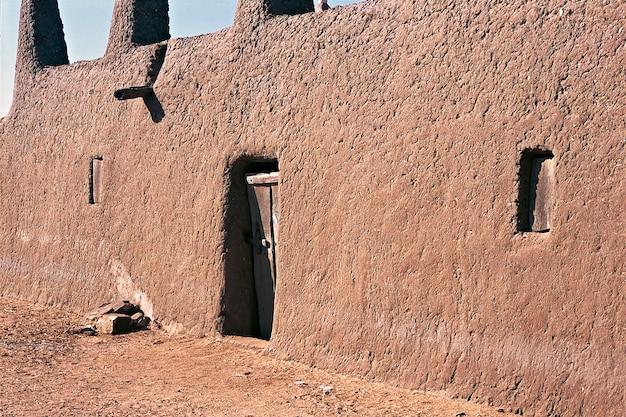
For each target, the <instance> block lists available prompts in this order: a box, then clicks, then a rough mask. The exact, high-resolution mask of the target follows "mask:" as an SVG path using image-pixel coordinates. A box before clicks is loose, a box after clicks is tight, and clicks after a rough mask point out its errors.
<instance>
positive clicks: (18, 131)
mask: <svg viewBox="0 0 626 417" xmlns="http://www.w3.org/2000/svg"><path fill="white" fill-rule="evenodd" d="M132 4H133V2H131V1H130V0H126V1H124V2H118V5H117V6H116V10H118V6H119V10H120V11H119V12H117V13H118V14H120V13H122V14H123V13H127V15H128V16H131V15H132V14H130V13H128V10H130V9H129V7H131V8H132ZM277 4H278V3H277ZM285 4H287V3H285ZM303 4H304V3H303ZM124 5H125V6H124ZM122 6H124V7H122ZM270 6H271V4H268V3H267V2H266V1H261V0H259V1H254V2H252V1H250V2H244V3H241V4H240V5H239V7H238V11H237V16H236V19H235V24H234V25H233V27H232V28H230V29H228V30H224V31H221V32H218V33H215V34H211V35H206V36H200V37H194V38H186V39H173V40H170V41H168V42H167V52H166V55H165V61H164V62H163V65H162V67H161V70H160V72H159V73H158V76H156V79H155V76H154V74H153V72H154V70H153V69H154V67H155V62H156V61H158V59H156V58H155V56H156V55H158V51H159V50H160V49H159V47H157V46H150V45H147V46H139V45H135V44H133V43H132V39H134V38H133V37H132V36H131V37H128V38H124V39H131V42H130V43H126V44H125V45H126V46H125V47H124V48H114V49H111V48H109V49H108V50H107V54H106V55H105V56H104V57H103V58H102V59H99V60H95V61H90V62H80V63H75V64H72V65H61V66H57V67H48V68H43V69H41V68H39V67H36V66H35V68H34V69H29V70H28V71H29V72H28V74H30V76H29V77H26V78H24V80H23V81H21V83H20V84H18V86H17V91H16V97H15V100H14V102H15V105H14V107H13V109H12V111H11V113H10V114H9V115H8V116H7V117H6V118H4V119H2V121H1V122H0V134H1V135H2V136H1V138H2V139H1V143H2V146H3V151H2V152H1V153H0V167H2V173H3V174H2V181H0V193H1V194H2V199H1V203H0V204H1V210H2V219H1V221H0V227H1V229H0V232H1V233H2V241H1V243H0V256H1V259H0V268H1V270H2V280H0V294H3V295H8V296H15V297H20V298H27V299H31V300H36V301H39V302H45V303H48V304H71V305H73V306H74V308H75V309H77V310H81V309H86V308H87V307H89V306H93V305H94V304H98V303H99V302H101V301H102V300H103V299H108V298H113V297H117V296H124V297H135V298H138V299H141V300H142V301H143V304H144V305H145V304H149V305H150V306H152V307H153V315H154V317H155V318H157V319H158V320H160V321H162V322H163V323H164V324H165V325H166V326H167V327H168V328H170V329H171V330H173V331H176V330H178V331H184V332H188V333H191V334H195V335H203V334H209V333H211V332H213V331H226V332H236V333H249V334H254V333H255V331H256V329H255V324H254V319H255V318H254V313H251V312H250V309H249V308H248V307H247V306H248V305H249V304H250V303H253V302H254V300H253V298H254V294H252V293H251V292H252V289H251V285H250V280H251V279H252V278H251V277H250V251H249V250H246V247H245V245H244V244H242V243H241V242H242V241H243V240H244V237H245V235H246V233H249V230H247V227H248V226H246V223H247V217H246V216H247V215H248V214H247V208H245V207H246V206H245V204H247V203H246V202H245V201H244V200H245V191H244V188H243V187H244V185H242V184H243V183H242V176H243V173H244V172H246V171H248V170H249V168H250V166H253V165H254V164H259V163H261V162H263V161H265V162H263V163H267V161H272V160H276V161H277V163H278V166H279V169H280V172H281V181H280V213H281V219H280V246H279V258H278V288H277V292H276V305H275V315H274V330H273V334H272V339H271V341H270V344H271V346H272V347H273V348H275V352H276V354H277V355H280V356H282V357H288V358H293V359H297V360H300V361H304V362H307V363H312V364H315V365H317V366H320V367H328V368H334V369H338V370H340V371H342V372H349V373H355V374H359V375H364V376H367V377H371V378H376V379H384V380H387V381H392V382H397V383H399V384H402V385H404V386H412V387H417V388H428V389H446V390H448V391H449V392H450V393H454V394H458V395H461V396H464V397H466V398H471V399H472V400H476V401H485V402H493V403H495V404H502V405H506V406H508V407H510V408H512V409H514V410H515V409H518V408H519V409H521V410H522V411H523V413H524V414H526V415H533V414H535V415H564V416H565V415H619V414H620V413H621V412H622V411H623V409H624V405H625V402H626V398H625V397H624V391H623V387H624V386H626V377H624V375H626V365H625V363H626V352H625V351H624V340H625V339H626V327H625V326H624V323H625V322H626V302H625V301H626V300H625V297H624V292H625V290H626V289H625V288H624V285H625V284H624V283H625V279H626V271H625V267H624V264H625V260H626V257H625V255H624V246H625V242H626V236H625V232H624V230H626V229H625V227H624V225H625V224H626V219H625V216H626V214H624V205H625V203H626V201H625V200H626V198H625V197H624V196H625V195H626V175H625V172H624V163H625V161H624V159H625V157H626V122H625V119H624V108H625V105H626V93H624V89H623V86H624V85H625V82H626V70H625V68H626V58H625V56H626V55H625V54H624V52H625V42H626V33H625V31H624V28H623V25H624V23H623V22H624V21H625V20H624V17H625V16H626V6H625V5H624V4H623V3H622V2H600V1H590V2H576V3H574V2H571V3H570V2H556V1H555V2H541V3H539V2H526V1H514V2H500V1H494V2H489V3H484V2H475V1H467V2H458V3H446V4H444V3H440V2H435V3H431V2H423V1H414V2H412V1H403V2H396V1H391V0H390V1H385V0H380V1H370V2H368V1H366V2H364V3H361V4H358V5H353V6H349V7H341V8H335V9H332V10H329V11H326V12H324V13H318V14H315V13H306V14H299V15H294V16H290V15H279V16H272V15H269V14H268V10H269V7H270ZM124 11H125V12H124ZM116 17H119V16H118V15H116ZM116 17H114V19H113V20H114V22H115V21H116ZM122 21H125V22H127V20H124V19H122ZM116 25H117V26H116ZM119 25H121V23H116V24H115V25H114V26H115V27H113V28H112V29H111V34H112V35H111V36H112V37H113V34H114V33H118V32H116V27H119ZM128 27H129V28H131V27H133V26H132V25H128ZM129 30H135V29H129ZM163 33H168V31H164V32H163ZM160 40H161V39H156V40H155V42H156V41H160ZM111 42H113V38H112V40H111V41H110V43H111ZM151 68H152V70H151ZM18 73H19V68H18ZM149 82H150V83H151V82H154V85H153V87H154V100H156V102H155V101H154V100H153V101H152V104H151V105H150V106H152V107H151V108H148V107H149V106H147V103H146V102H144V101H142V100H141V99H137V100H128V101H117V100H115V99H114V97H113V92H114V91H115V90H116V89H119V88H126V87H130V86H137V85H144V84H146V83H149ZM155 106H156V108H157V110H160V111H161V112H162V113H163V114H164V117H163V118H162V120H159V119H158V118H157V120H159V121H158V122H155V121H154V118H153V117H151V111H152V112H153V113H154V108H155ZM534 149H541V150H545V151H549V152H551V153H552V154H553V155H554V157H553V162H554V173H555V174H554V175H555V184H554V193H555V196H554V199H555V207H554V211H553V214H552V219H551V230H550V232H548V233H519V232H518V231H517V225H518V219H517V214H518V208H517V200H518V193H519V187H518V183H519V178H518V173H519V171H520V167H519V164H520V161H521V158H522V155H523V153H524V152H526V151H528V150H534ZM93 157H101V158H102V160H103V165H104V173H105V174H104V178H103V184H104V187H105V189H104V193H103V202H102V203H101V204H88V201H89V164H90V160H91V158H93Z"/></svg>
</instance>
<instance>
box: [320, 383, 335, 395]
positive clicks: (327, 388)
mask: <svg viewBox="0 0 626 417" xmlns="http://www.w3.org/2000/svg"><path fill="white" fill-rule="evenodd" d="M320 389H321V390H322V391H324V394H329V393H330V391H331V390H332V389H333V387H331V386H329V385H320Z"/></svg>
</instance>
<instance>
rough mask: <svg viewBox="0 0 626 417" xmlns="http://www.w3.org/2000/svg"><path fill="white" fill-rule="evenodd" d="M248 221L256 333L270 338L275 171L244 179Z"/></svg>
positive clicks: (275, 237)
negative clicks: (249, 226) (257, 328)
mask: <svg viewBox="0 0 626 417" xmlns="http://www.w3.org/2000/svg"><path fill="white" fill-rule="evenodd" d="M246 182H247V184H248V202H249V204H250V220H251V221H252V240H251V244H252V251H253V258H252V261H253V267H254V285H255V290H256V298H257V305H258V313H259V332H260V336H261V337H262V338H264V339H269V338H270V336H271V335H272V323H273V320H274V294H275V292H276V248H277V241H278V172H271V173H264V174H253V175H247V176H246Z"/></svg>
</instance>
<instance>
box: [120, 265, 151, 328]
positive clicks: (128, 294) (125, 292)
mask: <svg viewBox="0 0 626 417" xmlns="http://www.w3.org/2000/svg"><path fill="white" fill-rule="evenodd" d="M111 275H112V276H113V278H114V279H115V280H116V281H117V282H116V285H117V293H118V294H119V296H120V297H121V298H123V299H125V300H128V301H130V302H132V303H133V304H138V305H139V306H140V307H141V309H142V310H143V312H144V314H145V315H146V316H148V317H150V318H154V315H153V314H154V305H153V304H152V301H150V299H149V298H148V295H147V294H146V293H145V292H143V291H141V290H140V289H139V288H137V286H136V285H135V283H134V282H133V280H132V278H131V277H130V274H129V273H128V272H127V271H126V268H125V267H124V264H123V263H122V262H121V261H119V260H113V261H112V262H111Z"/></svg>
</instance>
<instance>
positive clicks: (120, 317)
mask: <svg viewBox="0 0 626 417" xmlns="http://www.w3.org/2000/svg"><path fill="white" fill-rule="evenodd" d="M85 319H86V320H87V324H88V325H87V326H86V327H85V329H86V330H91V331H93V332H94V333H96V332H97V333H103V334H120V333H129V332H133V331H136V330H145V329H149V328H150V322H151V319H150V317H147V316H146V315H144V313H143V311H141V308H140V307H139V306H138V305H135V304H133V303H131V302H129V301H126V300H121V301H115V302H112V303H107V304H103V305H101V306H100V307H99V308H98V309H96V310H94V311H92V312H91V313H89V314H87V316H86V317H85ZM81 333H85V332H81Z"/></svg>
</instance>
